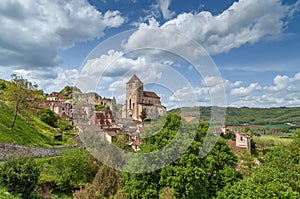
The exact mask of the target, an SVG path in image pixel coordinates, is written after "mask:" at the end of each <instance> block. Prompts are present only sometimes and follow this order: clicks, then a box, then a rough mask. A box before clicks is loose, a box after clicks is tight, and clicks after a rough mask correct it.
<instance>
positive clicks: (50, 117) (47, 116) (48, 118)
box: [39, 109, 57, 127]
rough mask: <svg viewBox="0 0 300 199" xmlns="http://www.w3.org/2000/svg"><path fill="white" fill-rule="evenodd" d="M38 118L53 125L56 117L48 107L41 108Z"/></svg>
mask: <svg viewBox="0 0 300 199" xmlns="http://www.w3.org/2000/svg"><path fill="white" fill-rule="evenodd" d="M39 118H40V120H42V121H43V122H45V123H46V124H48V125H50V126H52V127H55V123H56V121H57V117H56V115H55V113H54V112H53V111H51V110H50V109H42V110H41V111H40V112H39Z"/></svg>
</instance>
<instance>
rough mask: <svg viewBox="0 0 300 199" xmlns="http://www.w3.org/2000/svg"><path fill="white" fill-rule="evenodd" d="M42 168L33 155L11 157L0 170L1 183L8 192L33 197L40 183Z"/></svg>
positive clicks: (23, 196)
mask: <svg viewBox="0 0 300 199" xmlns="http://www.w3.org/2000/svg"><path fill="white" fill-rule="evenodd" d="M39 175H40V170H39V168H38V165H37V164H36V163H35V162H34V159H33V158H32V157H28V156H22V157H21V156H20V157H12V158H9V159H8V160H7V161H6V162H5V163H4V164H3V166H2V168H1V170H0V177H1V179H0V180H1V184H2V186H3V187H5V188H6V189H7V191H8V192H11V193H13V194H21V195H22V198H25V199H26V198H31V196H32V194H33V191H34V189H35V187H36V185H37V183H38V178H39Z"/></svg>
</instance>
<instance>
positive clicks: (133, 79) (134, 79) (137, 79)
mask: <svg viewBox="0 0 300 199" xmlns="http://www.w3.org/2000/svg"><path fill="white" fill-rule="evenodd" d="M135 81H138V82H141V83H142V81H141V80H140V79H139V78H138V77H137V76H136V75H133V76H132V77H131V78H130V80H129V81H128V82H127V84H128V83H134V82H135Z"/></svg>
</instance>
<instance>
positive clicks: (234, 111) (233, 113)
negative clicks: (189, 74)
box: [168, 107, 300, 126]
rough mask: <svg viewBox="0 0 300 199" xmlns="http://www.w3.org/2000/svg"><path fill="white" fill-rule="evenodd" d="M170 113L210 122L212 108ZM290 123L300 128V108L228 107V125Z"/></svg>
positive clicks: (190, 108) (178, 110)
mask: <svg viewBox="0 0 300 199" xmlns="http://www.w3.org/2000/svg"><path fill="white" fill-rule="evenodd" d="M168 112H169V113H177V114H180V113H184V116H185V117H194V116H198V115H199V113H200V119H201V120H204V121H209V119H210V113H211V107H184V108H182V109H173V110H170V111H168ZM286 123H290V124H291V125H292V124H295V125H296V126H300V107H278V108H248V107H242V108H233V107H228V108H227V113H226V125H228V126H232V125H246V124H247V125H277V124H286Z"/></svg>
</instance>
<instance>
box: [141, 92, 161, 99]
mask: <svg viewBox="0 0 300 199" xmlns="http://www.w3.org/2000/svg"><path fill="white" fill-rule="evenodd" d="M143 96H144V97H151V98H160V97H159V96H158V95H157V94H156V93H155V92H151V91H144V92H143Z"/></svg>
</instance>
